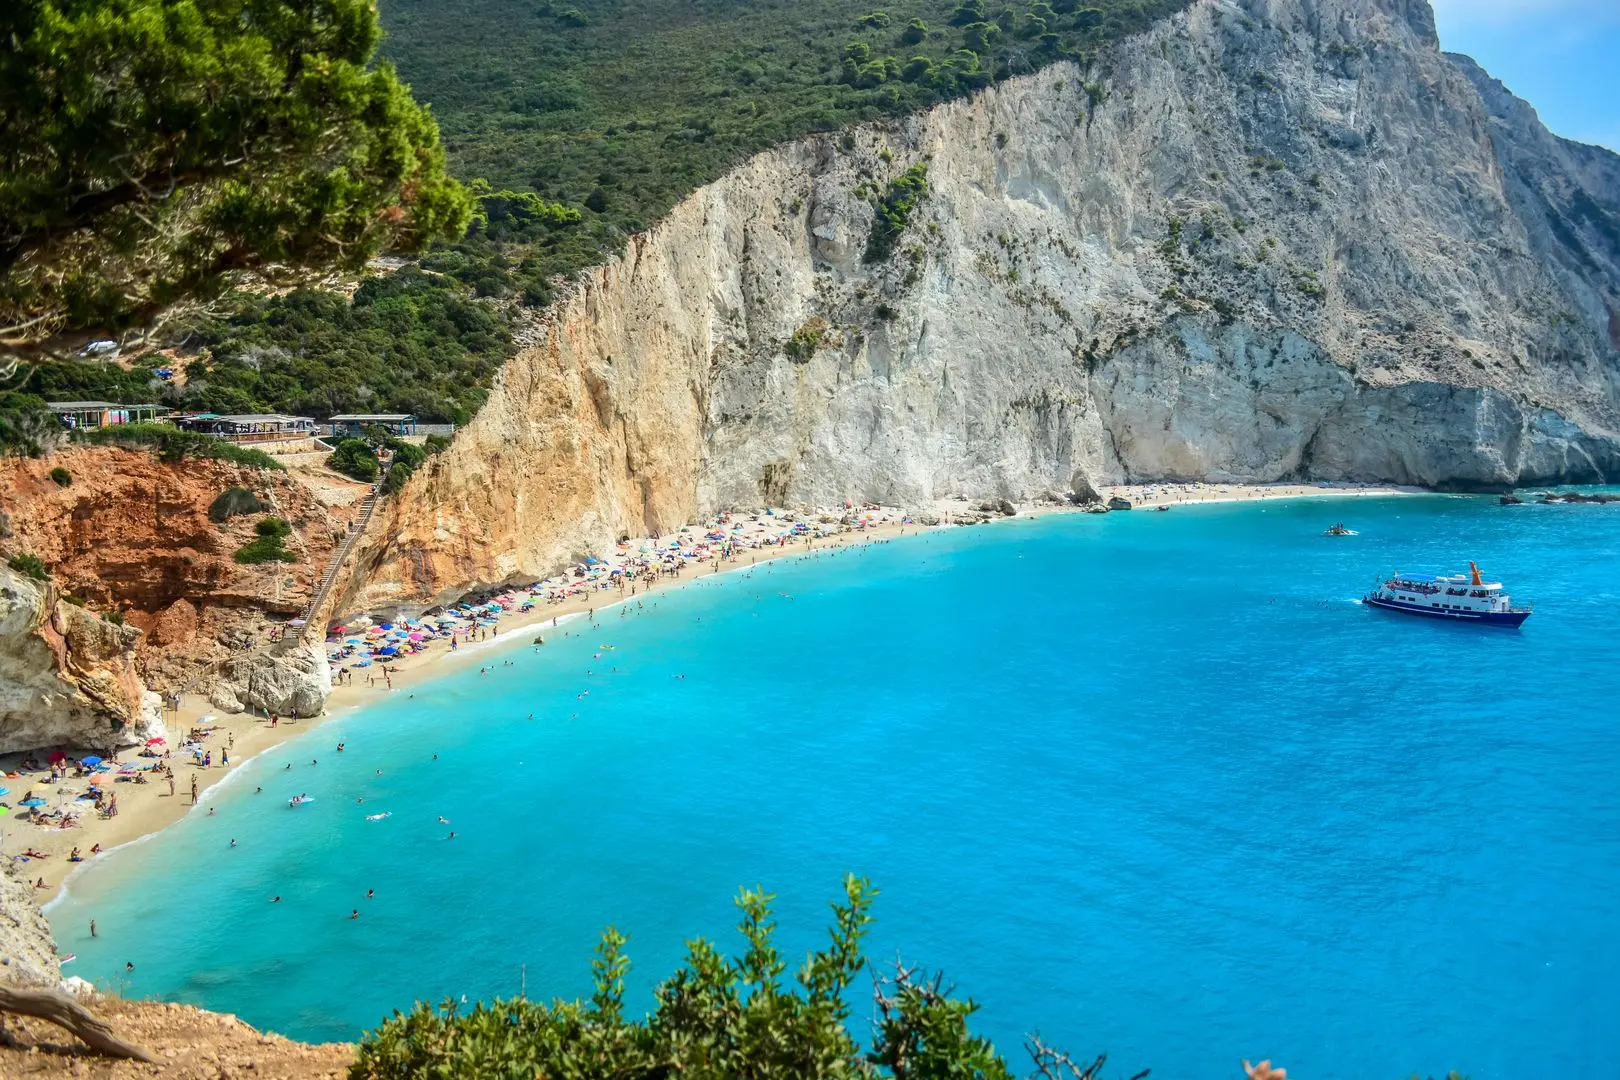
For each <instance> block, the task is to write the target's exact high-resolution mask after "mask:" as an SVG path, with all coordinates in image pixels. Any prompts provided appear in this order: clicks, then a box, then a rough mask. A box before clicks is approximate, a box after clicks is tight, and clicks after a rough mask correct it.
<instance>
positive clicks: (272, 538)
mask: <svg viewBox="0 0 1620 1080" xmlns="http://www.w3.org/2000/svg"><path fill="white" fill-rule="evenodd" d="M253 531H254V532H256V533H258V534H259V535H257V536H255V537H254V538H253V539H252V540H250V541H249V542H248V543H246V544H243V545H242V546H241V547H239V548H237V549H236V553H235V554H234V555H232V556H231V558H233V559H235V560H236V561H237V562H239V563H242V564H243V565H244V566H253V565H255V564H258V563H267V562H297V561H298V556H296V555H294V554H293V553H292V552H290V551H288V550H287V549H286V548H285V547H283V546H282V541H284V540H286V539H287V537H289V536H291V535H292V526H291V525H288V524H287V523H286V522H285V521H283V520H281V519H280V518H278V517H267V518H260V519H259V520H258V521H256V522H254V524H253Z"/></svg>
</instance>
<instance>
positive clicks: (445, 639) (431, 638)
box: [326, 505, 914, 686]
mask: <svg viewBox="0 0 1620 1080" xmlns="http://www.w3.org/2000/svg"><path fill="white" fill-rule="evenodd" d="M911 524H914V522H913V519H912V517H911V516H910V515H909V514H908V513H906V512H905V511H903V510H899V509H895V508H893V507H881V506H876V505H867V506H864V507H854V506H848V507H845V508H843V509H841V510H836V511H815V512H808V513H794V512H791V511H786V510H775V509H769V508H767V509H764V510H760V511H758V512H755V513H750V514H737V513H725V514H719V515H716V516H715V517H712V518H710V519H708V520H707V521H705V522H703V523H701V524H699V525H689V526H686V527H685V528H683V529H681V530H680V531H679V532H676V533H673V534H670V535H667V536H648V537H642V538H639V539H635V540H624V541H621V542H620V543H619V544H618V545H617V546H616V547H615V548H614V550H612V551H610V552H607V553H605V554H604V555H602V556H600V557H598V556H589V557H587V558H586V559H585V560H584V561H582V562H580V563H577V564H575V565H574V566H572V567H570V568H569V569H568V570H567V571H566V572H565V573H561V574H555V575H553V576H551V577H548V578H545V579H543V580H540V581H537V582H534V583H533V584H532V585H528V586H524V587H514V588H507V589H503V590H501V591H499V592H497V593H495V594H493V595H491V596H489V597H487V598H484V599H480V600H476V601H465V602H462V603H459V604H456V605H453V606H451V607H449V608H446V609H445V610H443V611H439V612H429V613H427V614H424V615H422V616H421V617H419V618H401V619H398V620H396V621H393V622H381V621H376V620H373V619H371V618H368V617H361V618H358V619H350V620H348V621H346V622H345V623H343V624H340V625H335V626H332V627H331V628H330V629H329V630H328V633H327V638H326V648H327V661H328V662H329V663H330V664H331V667H332V678H333V682H334V684H336V685H340V686H341V685H346V684H352V683H353V681H354V679H355V678H356V676H357V673H361V676H360V677H362V678H364V679H365V680H366V682H367V684H368V685H375V684H377V683H378V682H381V683H383V684H384V685H388V684H391V682H392V678H393V675H394V674H395V673H396V672H397V671H398V670H399V667H398V665H399V663H400V662H401V661H403V660H406V659H408V658H410V657H413V656H418V655H421V654H424V653H427V652H430V651H431V650H432V649H433V648H434V646H435V645H436V644H437V645H439V646H440V647H442V648H447V649H449V650H455V649H458V648H460V647H461V646H462V645H463V644H465V643H467V642H473V641H484V640H489V639H491V638H493V637H494V636H495V635H496V634H497V633H499V632H500V630H501V628H502V626H503V625H508V626H510V625H511V624H512V622H514V621H523V622H529V621H535V620H536V616H538V615H541V614H543V613H547V612H550V611H552V610H553V609H556V608H559V607H561V606H563V605H568V604H570V603H576V604H577V603H578V602H586V603H588V604H590V603H593V602H594V603H596V604H608V603H611V602H613V601H614V600H617V599H621V598H623V597H627V596H634V595H636V594H637V593H638V592H645V591H646V590H647V589H648V588H649V587H652V586H653V585H656V584H657V583H659V582H661V581H664V580H667V579H672V578H678V577H680V576H681V575H682V574H683V572H685V571H687V570H692V569H696V570H702V569H711V570H719V569H720V568H721V567H722V565H723V564H725V563H728V562H733V561H735V560H736V559H738V558H739V557H740V556H742V555H743V554H746V553H754V554H755V555H756V556H757V555H758V553H760V552H771V551H772V549H775V550H776V551H782V550H785V549H786V548H788V546H789V545H794V544H811V545H813V544H814V542H815V541H817V540H829V539H832V538H835V537H839V536H849V535H863V534H867V533H870V532H872V531H873V530H877V529H883V528H893V527H896V526H906V525H911ZM524 616H527V617H528V618H526V619H523V618H521V617H524ZM514 617H520V618H518V619H514ZM367 669H374V670H372V671H368V670H367Z"/></svg>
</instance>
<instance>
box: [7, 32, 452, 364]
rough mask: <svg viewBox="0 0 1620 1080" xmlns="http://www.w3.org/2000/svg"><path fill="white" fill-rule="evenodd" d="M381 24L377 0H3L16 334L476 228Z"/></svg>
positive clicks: (159, 307)
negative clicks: (383, 52) (253, 275)
mask: <svg viewBox="0 0 1620 1080" xmlns="http://www.w3.org/2000/svg"><path fill="white" fill-rule="evenodd" d="M380 37H381V29H380V27H379V25H378V22H377V14H376V9H375V7H374V6H373V4H372V2H371V0H317V2H302V0H8V2H7V3H5V4H3V5H0V102H4V106H3V108H0V345H4V346H6V347H8V348H11V349H14V350H16V349H27V348H29V347H30V346H32V345H35V344H37V343H39V342H40V341H42V340H43V339H45V338H48V337H49V336H50V335H52V334H54V333H57V332H59V331H71V330H76V329H81V330H82V329H96V330H103V329H105V330H118V329H121V328H124V327H128V326H131V325H139V324H141V323H143V322H145V321H147V320H150V319H152V318H153V317H154V316H155V315H156V314H158V313H159V312H161V311H163V310H164V309H166V308H168V307H170V306H171V305H173V304H175V303H178V302H180V301H184V300H187V299H189V298H193V297H197V296H204V297H206V296H208V295H211V294H213V293H215V292H217V291H218V290H219V289H221V288H222V287H224V285H225V284H226V283H227V282H228V281H229V280H231V278H232V275H233V274H235V273H236V272H238V271H245V270H267V269H271V268H276V269H282V270H287V271H297V270H302V269H327V268H346V269H357V268H358V267H360V266H361V265H362V264H363V263H364V262H365V260H366V259H367V258H369V257H370V256H372V255H374V254H376V253H377V252H378V251H379V250H381V249H382V248H384V247H391V248H396V249H410V250H414V249H418V248H420V247H422V246H424V245H425V244H427V243H428V242H429V241H432V240H434V239H436V238H439V237H456V236H459V235H461V233H462V231H463V230H464V229H465V228H466V225H467V221H468V219H469V216H470V213H471V202H470V198H469V196H468V194H467V193H466V192H465V191H464V189H462V188H461V186H460V185H458V184H457V183H456V182H455V181H454V180H452V179H451V178H450V177H449V176H448V174H447V173H446V172H445V167H444V152H443V150H442V148H441V146H440V144H439V133H438V128H437V125H436V124H435V123H434V121H433V119H432V117H431V116H429V115H428V113H427V111H426V110H425V109H423V108H422V107H421V106H419V105H418V104H417V103H416V102H415V101H413V100H412V98H411V95H410V91H409V90H408V89H407V88H406V87H405V86H404V84H402V83H401V82H400V81H399V79H398V77H397V76H396V75H395V73H394V70H393V68H392V67H391V66H389V65H386V64H383V65H375V66H374V65H373V64H372V57H373V55H374V54H375V52H376V48H377V45H378V42H379V40H380Z"/></svg>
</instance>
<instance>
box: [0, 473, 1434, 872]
mask: <svg viewBox="0 0 1620 1080" xmlns="http://www.w3.org/2000/svg"><path fill="white" fill-rule="evenodd" d="M1414 493H1417V489H1400V488H1392V487H1387V486H1383V485H1355V484H1223V483H1201V482H1189V483H1170V482H1161V483H1140V484H1130V485H1119V486H1116V487H1113V488H1109V489H1107V490H1106V491H1105V492H1104V493H1103V495H1104V497H1107V498H1124V499H1128V500H1129V501H1131V502H1132V503H1133V504H1134V505H1135V506H1137V507H1139V508H1141V509H1147V510H1152V509H1156V508H1159V507H1176V506H1197V505H1207V504H1211V503H1224V502H1256V501H1267V500H1275V499H1298V498H1318V497H1335V498H1336V497H1350V496H1357V497H1366V496H1384V495H1392V494H1414ZM976 509H977V504H970V503H969V502H968V501H967V500H965V499H960V498H957V499H941V500H939V501H938V502H936V503H935V504H933V505H932V506H930V507H927V508H926V509H924V510H923V511H921V512H920V513H918V514H916V515H914V514H912V513H911V512H908V511H907V510H904V509H902V508H897V507H876V506H874V507H865V508H860V509H859V510H855V509H853V508H851V509H850V510H849V511H847V512H846V511H837V512H834V513H813V514H806V515H804V517H805V518H807V519H808V520H810V521H816V522H817V531H815V532H809V531H807V532H806V533H805V534H796V533H794V532H793V531H792V528H791V526H787V527H783V525H782V522H781V521H780V520H779V519H778V518H777V517H776V516H775V515H776V514H777V513H779V512H778V511H770V512H759V513H753V514H737V515H720V516H718V517H716V518H712V519H710V520H709V521H707V522H704V523H695V524H694V525H692V526H688V527H685V528H683V529H681V530H679V531H678V532H676V533H671V534H669V535H667V536H663V537H649V538H646V541H645V542H642V541H638V542H637V543H635V544H628V543H627V544H621V545H619V550H618V551H616V552H612V553H608V554H607V555H606V556H605V558H604V559H603V560H602V564H601V567H602V572H603V573H606V571H607V569H608V568H609V567H610V566H611V567H615V568H616V567H617V566H619V565H623V564H625V563H627V562H628V561H629V559H630V557H631V556H633V555H635V554H638V553H639V552H640V551H641V549H642V547H643V546H646V547H652V546H654V545H656V546H657V547H659V548H661V549H662V548H668V547H670V545H672V544H673V542H674V541H675V540H676V539H682V540H687V541H689V540H690V539H691V538H695V537H702V536H703V535H704V534H705V532H706V531H713V530H715V529H719V528H725V529H728V530H729V529H732V528H738V529H739V534H738V539H739V541H741V543H740V544H739V546H738V547H737V548H736V549H735V550H733V551H732V552H731V553H730V555H728V556H726V557H723V558H720V559H718V560H717V561H714V562H711V561H709V560H708V559H694V560H690V561H686V562H684V563H683V564H681V565H680V566H679V568H678V570H677V572H675V573H672V574H669V575H667V576H666V575H659V576H656V577H652V578H650V579H649V578H647V577H645V576H643V578H642V580H641V581H640V582H639V584H638V586H637V591H636V592H635V593H628V592H627V593H626V595H625V597H624V598H629V597H630V596H641V597H645V596H646V595H647V593H648V592H650V591H653V590H660V589H665V588H669V587H671V586H675V587H680V586H684V585H685V584H687V583H689V582H693V581H696V580H698V579H699V578H702V577H706V576H709V575H711V574H713V573H716V572H719V573H724V572H727V571H735V570H739V569H746V568H748V567H752V566H754V565H757V564H758V563H759V562H762V561H770V560H773V559H779V558H783V557H787V556H796V555H800V554H803V553H804V552H805V551H808V550H815V549H816V548H817V547H818V546H819V547H820V548H821V549H822V550H829V549H836V548H839V547H843V546H846V545H851V544H862V543H873V542H879V541H885V540H889V539H893V538H896V537H899V536H903V535H906V534H907V533H908V532H910V533H916V532H920V531H922V530H925V529H929V528H936V527H940V526H938V525H934V524H927V525H924V524H918V523H917V520H918V518H921V519H922V520H924V521H945V522H949V521H950V520H951V519H952V518H953V517H956V516H961V515H964V514H971V513H973V512H974V511H975V510H976ZM1020 509H1021V512H1022V513H1023V514H1025V515H1026V516H1028V515H1031V514H1036V515H1039V514H1050V513H1066V512H1074V511H1075V510H1076V509H1078V508H1073V507H1060V506H1054V505H1052V504H1042V505H1029V504H1026V505H1025V506H1023V507H1022V508H1020ZM846 515H847V517H848V519H849V520H850V521H852V522H854V524H849V525H842V524H840V525H837V526H835V527H828V526H825V525H822V524H821V522H820V520H819V519H823V518H825V519H830V520H831V521H834V522H836V521H838V520H839V519H840V517H844V516H846ZM784 516H787V515H784ZM991 516H995V517H999V512H997V513H996V514H994V515H991ZM798 517H799V515H791V516H788V520H789V521H794V520H795V519H796V518H798ZM723 522H724V523H725V524H722V523H723ZM805 528H806V529H807V530H809V528H810V527H809V526H808V525H806V526H805ZM784 533H785V534H786V535H782V534H784ZM776 539H780V540H781V543H774V542H772V541H773V540H776ZM569 578H570V575H562V576H559V577H558V578H555V579H551V585H550V586H546V585H542V586H541V590H540V591H541V592H542V593H544V592H547V591H553V592H556V591H560V590H558V589H556V585H557V584H558V583H562V582H565V581H568V580H569ZM593 585H594V587H593V588H590V589H588V590H583V589H571V590H569V591H568V592H567V594H566V595H562V596H559V597H558V599H557V601H556V602H545V603H541V604H539V606H537V607H535V608H531V609H526V610H519V609H517V608H516V606H514V608H513V610H510V611H505V612H502V613H501V614H499V615H498V616H491V619H492V621H495V625H492V626H481V625H477V620H476V619H461V620H457V621H458V623H460V624H461V625H460V629H459V631H458V634H457V637H458V638H459V642H458V644H459V646H460V647H459V648H457V649H455V650H452V649H451V648H450V647H449V642H448V639H447V638H443V637H441V638H437V639H434V640H431V641H428V642H425V643H420V644H417V645H415V646H414V647H415V648H417V649H419V650H420V651H419V652H418V653H417V654H416V655H414V656H409V657H398V658H396V659H395V660H393V661H392V662H391V664H390V671H389V674H388V676H387V678H386V679H385V678H384V676H383V667H382V665H378V666H376V667H375V668H362V667H358V666H356V665H355V663H354V662H353V661H352V660H349V659H334V661H333V663H332V667H333V674H334V686H333V691H332V694H331V696H330V697H329V699H328V701H327V708H326V709H325V711H324V712H323V713H322V714H321V715H319V716H314V717H291V716H280V717H277V718H275V722H271V719H270V718H269V717H267V716H263V715H257V714H252V713H228V712H222V711H221V710H219V709H218V708H217V707H215V706H214V705H213V704H212V703H211V702H210V701H209V700H208V698H207V695H206V693H203V692H199V693H192V694H186V695H182V696H181V698H180V701H179V708H178V709H175V710H172V711H169V712H167V713H166V714H165V715H166V718H167V722H168V727H169V734H170V736H171V738H170V739H169V740H168V741H167V742H166V743H165V744H163V745H159V746H155V747H152V748H150V749H151V750H152V751H153V756H137V754H136V750H134V749H132V750H128V751H126V752H124V753H123V754H121V755H118V761H119V762H121V763H122V764H120V765H117V766H115V765H113V764H107V765H104V766H102V767H101V769H100V770H99V771H100V772H101V773H102V775H101V777H100V780H101V781H103V784H102V786H103V787H104V788H105V790H107V791H108V792H110V793H114V794H116V795H117V797H118V807H117V809H118V813H117V814H116V815H115V816H111V817H107V816H103V815H100V814H98V813H97V808H96V806H95V804H92V803H89V802H88V801H82V800H80V799H79V798H77V796H81V795H87V794H89V793H90V790H91V784H90V783H89V782H88V779H89V778H87V777H84V776H79V777H74V778H72V779H70V780H68V781H66V782H63V783H61V784H54V783H49V782H48V780H49V777H50V773H49V771H48V770H47V769H45V768H44V767H43V766H45V765H47V764H49V757H50V754H48V753H47V752H44V751H41V752H38V753H32V754H8V755H0V773H4V774H5V775H4V776H0V786H4V787H10V788H12V789H14V790H13V791H12V793H11V795H10V801H11V802H12V803H15V802H17V801H20V800H22V799H23V798H25V797H27V796H29V795H34V796H36V797H39V798H42V799H44V800H45V801H46V803H47V805H46V806H44V807H42V808H41V809H42V810H50V811H52V813H53V820H54V818H55V817H56V816H57V814H59V813H65V814H67V815H69V816H70V817H71V818H72V820H73V827H71V828H57V827H29V826H27V825H26V824H25V823H22V822H21V821H20V819H19V821H18V822H16V823H15V824H19V825H21V826H22V827H19V828H16V829H13V830H11V832H10V834H9V835H7V836H6V837H5V842H4V844H3V846H0V850H3V854H4V855H6V856H10V857H12V858H13V859H14V860H16V861H18V862H19V863H20V864H21V865H22V868H23V869H24V871H25V872H26V873H28V874H29V876H30V878H31V879H33V878H37V879H38V880H39V881H40V882H41V883H42V886H41V888H40V890H39V893H38V895H39V897H40V900H41V902H49V901H51V900H53V899H54V898H55V897H56V896H58V895H59V894H60V891H61V889H62V887H63V885H64V883H65V882H66V881H67V880H68V879H69V878H70V877H71V876H73V875H74V874H76V873H79V872H82V871H83V870H84V869H86V868H87V867H88V866H89V865H90V863H92V862H94V861H95V860H96V859H98V858H100V857H101V856H102V855H103V854H105V853H107V852H110V851H112V850H114V849H116V848H117V847H119V846H121V845H123V844H127V843H132V842H135V841H138V840H142V839H145V838H147V837H149V836H151V835H152V834H153V833H155V832H157V831H159V830H161V829H163V828H166V827H168V826H170V825H172V824H174V823H175V822H177V821H179V820H181V819H182V818H184V817H185V815H186V814H187V813H189V812H191V811H192V810H194V809H196V807H197V806H198V805H201V804H202V803H203V802H205V801H206V799H207V797H208V796H207V793H208V791H209V790H210V789H212V788H214V787H215V786H216V785H218V784H220V783H222V782H224V781H225V780H227V779H229V778H230V777H231V776H232V775H234V772H235V770H236V769H237V768H238V767H240V766H241V765H243V764H244V763H246V762H248V761H251V760H252V759H253V758H255V757H256V756H258V755H259V754H262V753H264V752H266V751H267V750H270V749H273V748H275V747H278V746H280V745H281V744H282V743H284V742H287V741H288V740H290V739H293V738H296V737H297V736H299V735H300V734H302V733H304V732H307V731H309V730H311V729H312V728H314V727H316V726H318V725H320V724H322V723H325V722H326V721H327V720H329V719H331V718H332V717H334V716H336V715H340V714H341V713H343V712H345V711H347V710H350V709H353V708H356V707H358V706H361V705H364V704H367V703H372V702H376V701H379V700H382V699H384V698H386V697H388V696H390V695H392V694H393V693H394V692H395V691H396V690H398V691H401V692H404V693H407V694H408V693H409V688H410V687H411V686H412V685H414V684H415V683H417V682H419V681H421V680H422V679H424V678H430V677H433V676H434V675H439V674H445V673H448V672H450V671H453V670H456V669H458V668H460V667H463V666H466V665H470V664H474V663H476V662H477V661H476V658H477V657H478V656H479V655H480V654H481V653H482V652H484V651H485V650H487V649H489V648H491V647H498V646H506V645H510V644H511V643H512V642H514V641H519V640H521V641H524V642H529V641H532V640H533V639H534V638H535V637H536V636H539V635H543V634H544V633H545V632H546V631H547V628H548V627H549V626H551V625H552V624H554V623H560V622H562V621H566V620H571V619H573V618H575V617H577V616H579V615H583V614H586V613H588V612H590V611H593V610H594V609H596V608H598V607H604V606H608V605H611V604H614V603H617V602H618V601H619V600H620V598H621V597H620V594H619V593H618V592H617V591H616V590H613V589H611V588H609V584H608V581H607V580H603V579H601V578H598V579H597V580H596V581H595V582H594V583H593ZM509 591H510V590H508V592H509ZM523 592H524V594H525V595H527V590H523ZM536 599H537V600H538V598H536ZM469 630H471V631H472V634H471V635H469V634H468V631H469ZM357 632H359V633H364V630H363V629H359V630H357ZM570 632H571V631H565V632H564V633H565V634H566V633H570ZM344 637H345V635H344V634H341V633H340V634H336V635H334V636H333V637H332V639H331V642H330V643H329V646H328V648H329V651H334V650H336V649H338V648H340V643H341V642H342V641H343V639H344ZM335 655H336V654H335V652H334V656H335ZM401 663H403V665H404V666H400V665H401ZM345 669H347V670H346V671H345ZM340 672H343V673H344V677H343V678H341V679H340V678H338V675H339V673H340ZM193 731H200V732H202V734H201V735H200V737H198V738H197V739H195V740H191V741H190V742H189V745H191V746H192V747H194V748H196V750H197V753H196V754H195V755H193V754H191V753H189V752H187V751H186V750H185V749H184V747H185V746H186V745H187V744H188V739H187V736H188V734H189V733H191V732H193ZM136 749H139V748H136ZM86 752H88V751H85V750H84V749H83V748H72V747H63V748H59V749H58V750H57V751H55V753H57V754H61V755H63V756H64V757H66V758H67V759H68V761H69V762H70V763H71V761H73V760H75V759H77V758H78V757H79V756H81V755H82V754H84V753H86ZM165 752H167V755H166V756H158V755H162V754H164V753H165ZM205 755H206V759H207V760H208V761H209V764H208V765H207V767H203V766H202V761H203V760H204V756H205ZM160 762H161V763H162V764H163V765H165V766H166V767H168V768H170V769H172V770H175V771H174V780H175V783H174V786H173V791H172V793H171V790H170V785H169V784H168V782H167V780H166V779H165V778H163V777H161V776H159V775H157V774H156V773H149V775H148V776H147V777H145V779H149V780H150V781H151V782H149V783H143V784H138V785H137V784H127V783H124V782H122V781H123V780H130V779H133V778H134V777H132V776H130V775H129V771H130V770H133V769H136V768H139V769H142V770H150V769H151V768H152V766H153V765H155V764H158V763H160ZM30 764H32V765H33V766H34V768H32V769H29V768H25V766H27V765H30ZM115 775H119V776H121V777H122V779H121V780H120V781H119V782H117V783H105V781H108V780H111V779H112V778H113V777H114V776H115ZM193 785H195V789H196V795H195V798H194V797H193ZM25 852H39V853H41V854H42V855H43V856H44V858H31V857H29V856H27V855H25V854H24V853H25ZM75 852H77V854H78V856H79V858H80V859H81V860H82V861H80V862H73V861H70V856H72V855H73V854H74V853H75Z"/></svg>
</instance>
